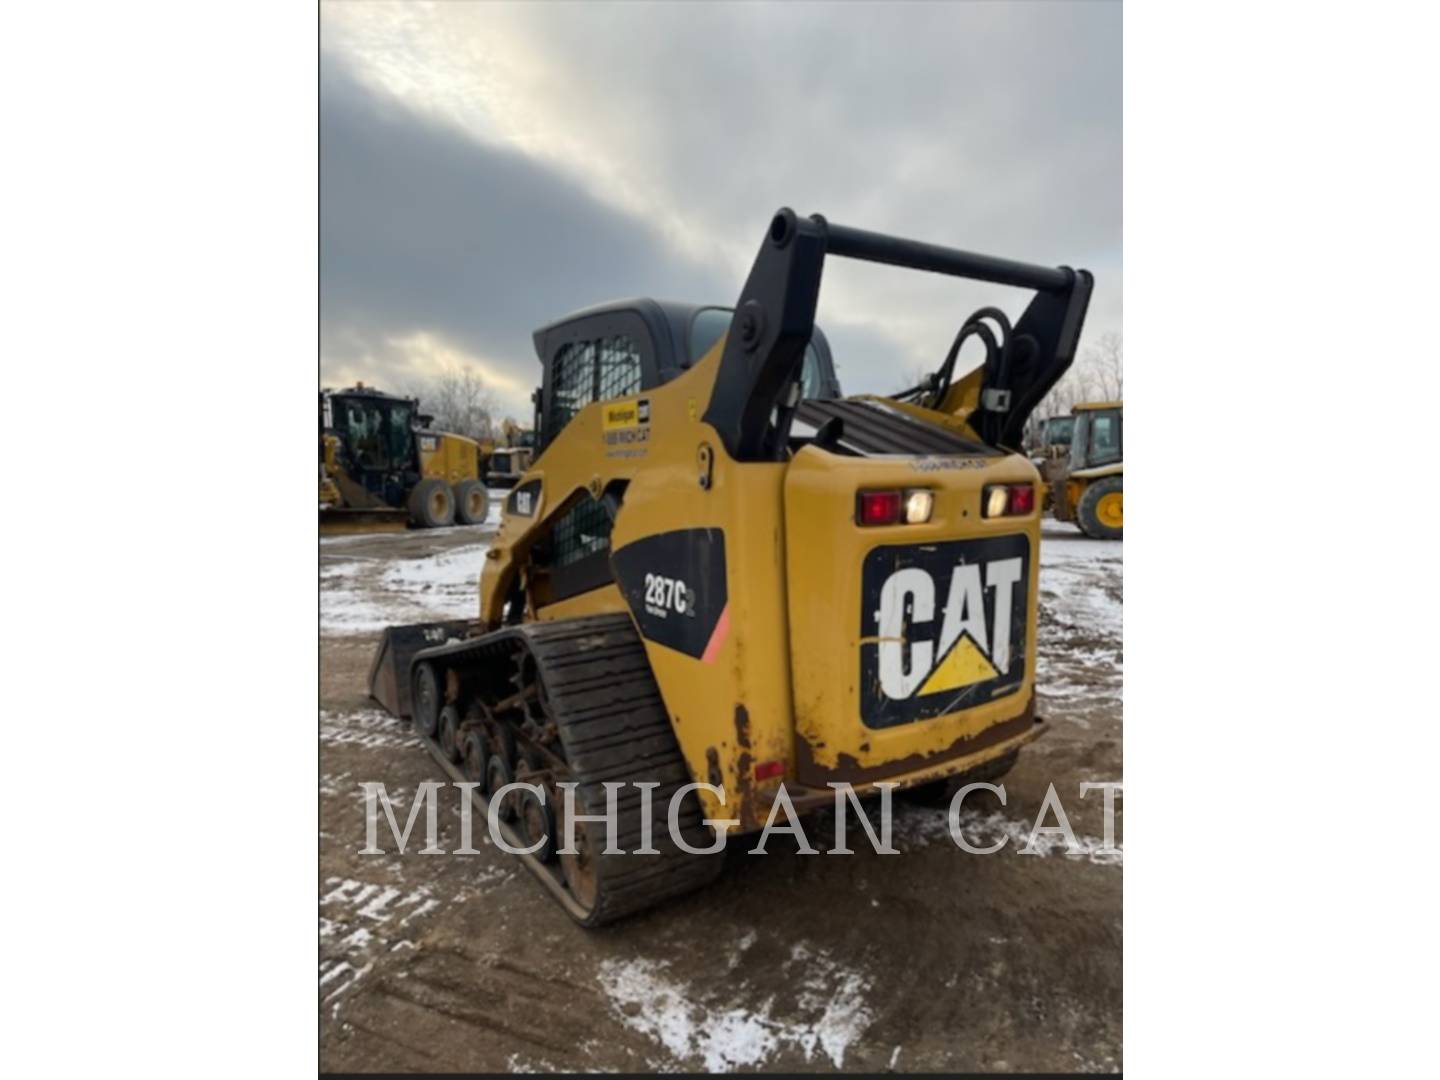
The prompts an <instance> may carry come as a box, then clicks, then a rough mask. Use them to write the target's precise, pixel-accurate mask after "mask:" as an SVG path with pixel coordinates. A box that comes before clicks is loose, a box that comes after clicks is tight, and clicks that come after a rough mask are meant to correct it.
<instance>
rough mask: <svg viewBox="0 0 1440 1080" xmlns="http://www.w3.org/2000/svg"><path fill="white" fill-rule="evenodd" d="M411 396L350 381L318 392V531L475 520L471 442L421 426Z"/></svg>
mask: <svg viewBox="0 0 1440 1080" xmlns="http://www.w3.org/2000/svg"><path fill="white" fill-rule="evenodd" d="M417 409H418V402H417V401H416V400H415V399H414V398H405V397H396V396H395V395H394V394H385V393H381V392H380V391H379V390H375V389H372V388H370V387H367V386H364V385H363V384H357V385H356V386H355V387H353V388H352V389H348V390H322V391H321V392H320V531H321V532H322V533H346V532H386V531H390V530H399V529H404V528H405V527H406V525H407V524H412V525H415V526H416V527H418V528H425V529H434V528H438V527H440V526H443V525H453V524H454V523H455V522H457V521H458V522H459V523H460V524H462V525H480V524H482V523H483V522H484V521H485V518H486V516H487V515H488V514H489V512H490V494H489V492H488V491H487V490H486V489H485V485H484V484H483V483H481V482H480V476H479V444H478V443H476V442H475V440H474V439H467V438H465V436H463V435H452V434H449V433H447V432H442V431H431V430H429V419H430V418H429V417H428V416H422V415H420V414H419V413H418V411H417Z"/></svg>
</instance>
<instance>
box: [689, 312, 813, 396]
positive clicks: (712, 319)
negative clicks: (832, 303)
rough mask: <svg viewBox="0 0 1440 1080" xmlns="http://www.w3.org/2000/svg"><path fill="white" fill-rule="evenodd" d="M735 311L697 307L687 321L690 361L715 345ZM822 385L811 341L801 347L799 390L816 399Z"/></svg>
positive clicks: (727, 327) (694, 360)
mask: <svg viewBox="0 0 1440 1080" xmlns="http://www.w3.org/2000/svg"><path fill="white" fill-rule="evenodd" d="M734 317H735V312H733V311H731V310H730V309H729V308H701V309H700V310H699V311H697V312H696V313H695V317H694V318H693V319H691V320H690V363H691V364H696V363H699V361H700V358H701V357H703V356H704V355H705V354H706V353H707V352H709V351H710V350H711V349H712V348H714V347H715V343H716V342H717V341H719V340H720V338H721V337H722V336H723V335H724V334H725V332H726V331H727V330H729V329H730V321H731V320H732V319H733V318H734ZM823 390H824V387H823V386H822V385H821V382H820V354H819V353H818V352H817V351H816V350H815V343H814V342H813V341H812V342H810V343H809V344H808V345H806V346H805V363H804V366H803V367H802V368H801V369H800V391H801V394H802V395H803V396H804V397H807V398H818V397H819V396H820V394H821V392H822V391H823Z"/></svg>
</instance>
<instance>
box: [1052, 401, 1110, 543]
mask: <svg viewBox="0 0 1440 1080" xmlns="http://www.w3.org/2000/svg"><path fill="white" fill-rule="evenodd" d="M1071 416H1072V417H1073V419H1074V424H1073V426H1072V428H1071V432H1070V446H1069V452H1068V454H1066V455H1064V456H1063V457H1060V458H1058V459H1056V460H1054V461H1052V462H1049V463H1048V469H1047V476H1046V480H1047V482H1048V483H1049V485H1050V491H1051V498H1052V501H1053V505H1054V509H1055V517H1056V518H1057V519H1058V520H1060V521H1071V522H1074V523H1075V524H1076V525H1078V526H1080V531H1081V532H1083V533H1084V534H1085V535H1086V536H1089V537H1092V538H1094V539H1096V540H1122V539H1124V536H1123V533H1124V529H1125V466H1124V455H1123V453H1122V451H1123V449H1124V439H1123V436H1124V423H1125V404H1124V402H1120V401H1099V402H1092V403H1089V404H1085V405H1076V406H1075V408H1074V409H1073V410H1072V412H1071Z"/></svg>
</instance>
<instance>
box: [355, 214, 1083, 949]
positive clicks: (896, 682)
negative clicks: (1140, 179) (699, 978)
mask: <svg viewBox="0 0 1440 1080" xmlns="http://www.w3.org/2000/svg"><path fill="white" fill-rule="evenodd" d="M831 256H841V257H848V258H853V259H862V260H867V261H871V262H879V263H888V264H890V265H892V266H897V267H905V268H910V269H914V270H924V271H930V272H934V273H939V274H948V275H952V276H955V277H961V278H970V279H974V280H979V281H984V282H990V283H994V284H998V285H1007V286H1017V287H1021V288H1026V289H1030V290H1033V291H1034V296H1033V298H1032V299H1031V300H1030V302H1029V305H1028V306H1027V307H1026V308H1025V310H1024V311H1023V313H1022V314H1021V315H1020V317H1019V319H1018V320H1016V321H1014V322H1013V323H1012V322H1011V320H1010V318H1009V317H1008V316H1007V315H1006V314H1005V313H1004V312H1003V311H1001V310H999V309H997V308H982V309H981V310H979V311H977V312H975V314H973V315H972V316H971V317H970V318H969V319H967V320H966V321H965V322H964V324H963V325H962V326H961V328H960V330H959V332H958V334H957V335H956V337H955V340H954V343H953V344H952V345H951V347H950V350H949V352H948V354H947V356H946V357H945V359H944V361H943V362H942V363H941V365H940V367H939V369H938V370H937V371H936V372H935V374H933V375H931V376H930V377H928V378H927V379H926V380H925V381H924V382H923V383H922V384H921V385H919V386H917V387H914V388H913V389H911V390H909V391H907V392H906V393H904V394H900V395H897V396H896V397H895V398H879V397H868V396H861V397H853V398H841V397H839V396H838V392H839V388H838V386H837V385H835V380H834V375H833V369H832V367H831V365H830V364H829V354H828V347H826V346H825V345H824V339H823V335H821V334H820V333H819V331H818V329H817V328H816V326H815V308H816V301H817V299H818V296H819V291H820V278H821V270H822V268H823V266H824V263H825V259H826V258H827V257H831ZM1091 287H1092V280H1091V277H1090V275H1089V274H1088V273H1086V272H1085V271H1083V270H1079V271H1077V270H1071V269H1069V268H1067V267H1060V268H1054V267H1043V266H1033V265H1028V264H1024V263H1018V262H1012V261H1009V260H1004V259H996V258H990V257H987V256H982V255H975V254H971V253H968V252H963V251H957V250H952V249H948V248H943V247H937V246H933V245H929V244H923V243H917V242H914V241H909V240H902V239H898V238H895V237H890V236H883V235H879V234H876V233H870V232H863V231H860V230H858V229H851V228H846V227H844V226H840V225H833V224H830V223H828V222H826V221H825V219H823V218H821V217H819V216H818V215H817V216H815V217H810V218H803V217H798V216H797V215H796V214H794V213H793V212H792V211H790V210H788V209H783V210H781V211H780V212H779V213H777V214H776V215H775V217H774V219H773V221H772V222H771V223H770V225H769V228H768V229H767V230H766V234H765V238H764V240H763V242H762V244H761V246H760V251H759V254H758V255H757V256H756V259H755V263H754V266H753V268H752V269H751V272H750V276H749V279H748V280H747V281H746V282H745V286H744V288H743V290H742V291H741V294H740V298H739V300H738V302H737V303H736V305H735V307H734V308H733V309H729V308H722V307H686V306H683V305H675V304H660V303H656V302H655V301H651V300H639V301H628V302H622V303H617V304H611V305H607V306H604V307H599V308H592V309H589V310H586V311H582V312H579V313H577V314H576V315H573V316H571V317H569V318H567V319H565V320H563V321H560V322H557V323H554V324H552V325H550V326H547V327H544V328H543V329H541V330H539V331H537V332H536V334H535V345H536V349H537V351H538V353H539V355H540V360H541V364H542V367H543V386H542V387H541V390H540V393H539V395H538V398H537V412H538V423H537V455H536V459H535V462H534V465H533V466H532V467H531V469H530V470H529V471H528V472H527V473H526V474H525V476H524V477H522V478H521V481H520V483H519V484H517V485H516V487H515V488H514V489H513V490H512V491H511V492H510V494H509V496H508V497H507V498H506V502H505V514H504V519H503V522H502V524H501V526H500V530H499V533H498V535H497V536H496V537H495V540H494V543H493V544H492V546H491V547H490V549H489V550H488V551H487V552H486V555H485V560H484V569H483V572H482V573H481V575H480V590H479V610H478V611H477V613H476V615H477V617H476V618H475V619H473V620H459V621H453V622H442V623H431V624H420V625H414V626H405V627H392V628H390V629H388V630H387V631H386V632H385V634H384V636H383V638H382V641H381V644H380V646H379V649H378V650H377V653H376V655H375V659H374V661H373V663H372V665H371V670H370V692H371V694H372V695H373V696H374V697H375V698H376V700H378V701H379V702H381V703H382V704H383V705H384V706H385V707H386V708H387V709H389V710H390V711H391V712H393V713H395V714H397V715H399V716H404V717H412V718H413V720H414V723H415V726H416V728H417V730H418V732H419V733H420V734H421V735H422V736H423V737H424V738H425V742H426V746H427V747H428V748H429V750H430V752H431V754H432V755H433V756H434V757H435V759H436V760H437V762H439V763H440V765H441V766H442V767H443V768H444V769H445V771H446V772H447V774H448V775H449V776H450V777H451V778H452V779H455V780H464V779H468V780H473V781H478V782H479V783H480V784H481V785H482V790H483V791H484V792H486V793H487V794H488V795H492V796H493V795H494V794H495V793H496V792H498V791H500V790H501V788H502V787H504V786H505V785H506V784H507V783H509V782H510V781H512V780H515V779H518V780H522V781H526V782H528V783H530V784H532V785H534V787H533V788H531V789H526V790H524V791H522V792H521V793H520V795H519V797H518V798H512V796H513V795H514V793H515V791H516V790H517V789H510V791H511V795H508V796H506V797H505V798H503V799H501V801H500V805H498V806H497V807H496V811H497V813H498V815H499V818H500V820H501V821H502V822H503V823H504V829H505V830H508V832H506V833H505V835H506V836H507V837H508V838H509V839H508V841H507V842H509V843H513V844H515V845H516V846H517V847H525V848H528V849H529V850H528V852H527V853H526V854H523V855H520V856H519V857H520V858H522V859H523V860H524V862H525V864H526V866H527V867H528V868H529V869H530V870H531V871H532V872H534V873H535V875H536V876H537V878H538V879H539V880H540V881H541V882H542V883H543V884H544V885H545V887H546V888H547V889H548V890H549V891H550V892H551V894H552V895H553V896H554V897H555V898H556V899H557V900H559V901H560V903H561V904H562V905H563V906H564V908H565V910H566V911H568V912H569V913H570V915H571V916H572V917H573V918H574V919H575V920H576V921H578V922H580V923H581V924H582V925H587V926H594V925H599V924H601V923H606V922H609V921H611V920H613V919H616V918H619V917H621V916H623V915H626V914H629V913H631V912H634V911H638V910H641V909H643V908H646V907H650V906H651V905H654V904H655V903H657V902H659V901H661V900H663V899H665V898H667V897H671V896H675V895H678V894H680V893H684V892H688V891H691V890H694V889H698V888H701V887H703V886H704V885H706V884H707V883H708V882H710V881H712V880H713V878H714V876H715V874H716V873H717V872H718V870H719V858H718V856H715V855H709V854H695V853H692V850H686V848H690V849H696V848H703V847H705V846H708V845H710V844H712V843H713V841H714V837H713V835H712V834H711V833H710V831H709V830H708V829H707V828H706V827H705V824H706V822H708V821H710V820H714V821H720V822H726V825H725V826H724V829H725V830H726V831H728V833H729V834H730V835H731V836H732V837H733V836H734V835H737V834H744V833H748V832H754V831H758V830H759V829H761V828H762V827H763V826H764V824H765V822H766V821H767V818H768V817H769V815H770V813H771V811H772V808H775V809H779V807H776V806H775V802H776V799H777V796H778V793H779V791H780V788H781V785H782V784H783V785H784V789H785V792H786V795H787V796H788V798H789V799H790V801H791V804H792V805H793V806H794V807H795V808H796V809H798V810H799V811H800V812H802V813H803V812H805V811H806V810H807V809H813V808H818V807H820V806H830V805H833V803H834V798H835V792H834V790H832V789H831V788H830V787H829V786H828V785H829V784H831V783H837V782H842V781H843V782H847V783H849V784H850V785H852V786H853V788H854V789H855V791H856V793H857V794H859V795H862V796H863V795H864V794H865V793H866V792H867V791H871V790H873V789H874V787H875V785H876V784H879V783H882V782H888V783H895V784H897V785H899V786H900V787H902V788H905V789H912V790H913V791H915V792H916V793H917V794H919V795H921V796H932V797H933V796H934V795H935V794H936V793H937V792H943V791H945V790H947V789H948V788H949V787H950V786H953V784H955V783H956V782H957V781H958V780H961V779H966V778H979V777H995V776H998V775H1000V774H1001V773H1003V772H1004V771H1005V770H1006V769H1007V768H1008V767H1009V766H1010V764H1012V763H1013V762H1014V760H1015V756H1016V753H1017V752H1018V751H1019V749H1020V748H1021V747H1022V746H1023V745H1025V744H1026V743H1028V742H1029V741H1031V740H1032V739H1034V738H1035V737H1037V736H1038V735H1039V734H1040V732H1041V730H1042V726H1043V725H1042V722H1041V720H1040V718H1038V717H1037V716H1036V715H1035V625H1036V589H1037V579H1038V576H1039V566H1040V563H1039V543H1040V516H1039V509H1038V506H1037V502H1036V494H1037V484H1038V482H1039V477H1038V475H1037V473H1036V470H1035V467H1034V466H1033V465H1032V464H1031V463H1030V462H1029V461H1028V460H1027V459H1026V458H1025V456H1024V455H1023V454H1022V453H1020V452H1019V449H1018V448H1019V447H1020V445H1021V439H1022V435H1023V432H1024V429H1025V423H1026V419H1027V418H1028V416H1029V414H1030V411H1031V410H1032V409H1033V408H1034V407H1035V405H1036V404H1037V403H1038V402H1039V401H1040V400H1041V399H1042V398H1043V397H1044V396H1045V394H1046V392H1047V391H1048V390H1049V389H1050V388H1051V387H1052V386H1053V385H1054V384H1055V382H1056V380H1057V379H1059V378H1060V376H1061V375H1062V374H1063V373H1064V372H1065V370H1066V368H1067V367H1068V366H1069V365H1070V362H1071V360H1072V358H1073V356H1074V352H1075V344H1076V340H1077V338H1078V337H1079V334H1080V329H1081V325H1082V323H1083V321H1084V317H1085V311H1086V307H1087V305H1088V303H1089V298H1090V292H1091ZM971 338H975V339H978V341H979V342H980V343H981V344H982V345H983V347H984V349H985V352H986V359H985V362H984V364H983V365H982V366H981V367H980V368H978V369H977V370H976V371H974V372H971V373H970V374H969V375H966V376H964V377H963V378H956V377H955V365H956V359H957V356H958V354H959V352H960V348H961V346H962V345H963V344H964V343H965V342H966V341H968V340H969V339H971ZM570 784H574V785H576V786H575V787H574V788H573V789H570V790H572V791H573V794H574V798H575V810H576V811H577V812H578V813H580V814H584V815H600V816H603V815H604V814H605V813H606V811H607V799H611V798H613V799H614V815H613V816H618V845H619V848H618V850H620V851H623V852H624V854H620V853H616V850H615V849H611V848H610V846H609V845H608V844H607V836H606V826H605V825H604V824H602V823H601V822H599V821H584V820H579V819H576V825H575V828H576V836H575V844H574V846H573V847H571V846H569V845H563V844H562V842H561V841H562V839H563V838H564V836H565V830H564V828H563V826H562V828H561V829H560V830H559V831H558V832H557V828H556V823H557V818H558V817H559V816H560V814H559V811H560V808H562V807H563V806H564V799H563V798H562V797H561V795H562V792H561V790H560V787H559V786H560V785H570ZM697 785H699V786H697ZM677 794H679V795H680V796H681V797H680V798H676V799H672V796H676V795H677ZM476 802H477V804H478V805H479V806H481V807H482V809H483V808H487V807H488V801H487V798H486V797H485V796H484V795H479V794H477V795H476ZM652 806H653V811H652V813H653V824H654V828H653V835H652V833H651V832H650V831H647V830H646V829H645V828H644V822H645V820H646V816H645V815H646V810H647V808H649V807H652ZM667 810H670V811H673V813H674V814H675V815H677V816H676V817H675V818H674V824H673V825H671V828H670V829H668V830H667V828H666V825H667ZM646 839H648V840H649V844H648V845H646V844H645V840H646ZM557 847H559V848H561V851H560V853H559V854H558V856H557ZM566 848H568V850H569V853H566V850H565V849H566ZM637 849H642V850H643V851H644V853H637Z"/></svg>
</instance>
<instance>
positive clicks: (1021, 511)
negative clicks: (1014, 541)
mask: <svg viewBox="0 0 1440 1080" xmlns="http://www.w3.org/2000/svg"><path fill="white" fill-rule="evenodd" d="M980 507H981V512H982V513H983V514H984V516H985V517H987V518H996V517H1023V516H1024V515H1026V514H1028V513H1031V512H1032V511H1033V510H1034V509H1035V485H1034V484H990V485H988V486H987V487H986V488H985V491H984V493H983V494H982V495H981V498H980Z"/></svg>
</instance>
